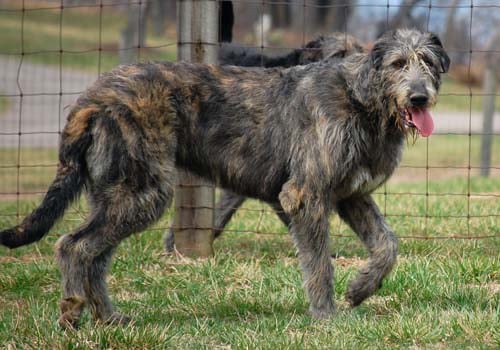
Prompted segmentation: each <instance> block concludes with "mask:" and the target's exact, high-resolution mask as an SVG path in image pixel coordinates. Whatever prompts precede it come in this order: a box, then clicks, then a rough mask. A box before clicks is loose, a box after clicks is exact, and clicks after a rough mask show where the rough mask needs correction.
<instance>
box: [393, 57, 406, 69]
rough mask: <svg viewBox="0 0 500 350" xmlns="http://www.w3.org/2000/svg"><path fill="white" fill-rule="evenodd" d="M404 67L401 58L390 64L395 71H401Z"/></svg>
mask: <svg viewBox="0 0 500 350" xmlns="http://www.w3.org/2000/svg"><path fill="white" fill-rule="evenodd" d="M405 65H406V60H405V59H403V58H401V59H399V60H396V61H394V62H392V63H391V67H393V68H396V69H401V68H403V67H404V66H405Z"/></svg>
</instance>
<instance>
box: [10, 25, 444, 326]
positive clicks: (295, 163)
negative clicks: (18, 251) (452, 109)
mask: <svg viewBox="0 0 500 350" xmlns="http://www.w3.org/2000/svg"><path fill="white" fill-rule="evenodd" d="M448 65H449V59H448V56H447V55H446V53H445V51H444V50H443V47H442V45H441V42H440V41H439V39H438V38H437V37H436V36H435V35H433V34H430V33H420V32H417V31H414V30H398V31H396V32H394V33H390V34H387V35H385V36H384V37H382V38H381V39H379V40H377V41H376V43H375V45H374V47H373V49H372V50H371V51H370V52H369V53H368V54H355V55H352V56H350V57H348V58H346V59H345V60H344V61H342V62H341V63H340V64H333V63H329V62H319V63H312V64H309V65H306V66H297V67H293V68H289V69H286V70H280V69H251V68H240V67H223V66H222V67H221V66H212V65H201V64H189V63H178V64H173V63H142V64H131V65H123V66H119V67H118V68H116V69H115V70H113V71H111V72H110V73H108V74H104V75H102V76H101V77H100V78H99V80H98V81H97V82H96V83H95V84H94V85H93V86H92V87H90V88H89V89H88V90H87V91H85V92H84V93H83V94H82V96H81V97H80V98H79V99H78V100H77V102H76V105H75V106H74V107H73V108H72V110H71V111H70V114H69V116H68V122H67V124H66V126H65V128H64V130H63V133H62V140H61V145H60V150H59V167H58V170H57V175H56V178H55V180H54V182H53V183H52V185H51V186H50V187H49V189H48V192H47V194H46V196H45V198H44V199H43V201H42V203H41V205H40V206H39V207H38V208H37V209H35V210H34V211H33V213H31V214H30V215H29V216H28V217H27V218H25V219H24V220H23V222H22V223H21V224H19V225H17V226H15V227H13V228H10V229H7V230H4V231H2V232H0V243H1V244H3V245H5V246H7V247H10V248H15V247H18V246H21V245H25V244H28V243H31V242H34V241H36V240H39V239H40V238H41V237H42V236H44V235H45V234H46V233H47V232H48V231H49V229H50V228H51V227H52V225H53V224H54V222H55V221H56V220H57V219H58V218H60V217H61V216H62V215H63V213H64V211H65V209H66V208H67V206H68V205H69V204H70V203H71V202H72V201H73V200H74V199H75V198H76V197H77V195H78V194H79V193H80V192H81V191H82V190H83V188H86V190H87V191H86V192H87V194H88V198H89V203H90V210H91V213H90V215H89V217H88V219H87V221H86V222H85V223H84V224H83V225H82V226H80V227H79V228H77V229H76V230H75V231H74V232H72V233H70V234H67V235H65V236H63V237H61V238H60V239H59V241H58V243H57V259H58V262H59V265H60V269H61V274H62V289H63V296H62V301H61V317H60V319H59V322H60V324H61V325H62V326H70V327H71V326H76V325H77V323H78V320H79V318H80V315H81V312H82V310H83V309H84V306H89V308H90V310H91V312H92V315H93V317H94V318H95V319H97V320H102V321H104V322H110V323H123V322H127V321H128V320H129V319H128V317H126V316H124V315H122V314H119V313H118V312H116V311H115V310H114V308H113V306H112V304H111V302H110V300H109V297H108V292H107V287H106V282H105V275H106V271H107V269H108V267H109V264H110V262H111V257H112V254H113V252H114V250H115V248H116V246H117V245H118V244H119V243H120V242H121V241H122V240H123V239H125V238H127V237H128V236H130V235H131V234H133V233H136V232H139V231H141V230H144V229H145V228H146V227H148V226H149V225H150V224H151V223H152V222H154V221H155V220H157V219H158V218H159V217H161V215H162V214H163V212H164V210H165V208H167V207H168V206H169V205H170V204H171V201H172V196H173V187H174V182H175V173H176V171H175V168H176V167H180V168H185V169H187V170H189V171H191V172H193V173H195V174H198V175H199V176H202V177H205V178H207V179H209V180H210V181H212V182H214V183H216V184H217V185H218V186H220V187H222V188H228V189H230V190H232V191H233V192H235V193H238V194H240V195H244V196H247V197H254V198H258V199H260V200H263V201H265V202H268V203H271V204H272V205H274V206H275V207H281V208H282V209H283V210H284V211H285V213H286V214H287V215H288V216H289V218H290V220H291V225H290V230H291V234H292V237H293V239H294V241H295V244H296V247H297V249H298V255H299V260H300V265H301V267H302V270H303V276H304V281H305V283H304V285H305V289H306V291H307V294H308V297H309V301H310V311H311V313H312V315H314V316H315V317H327V316H330V315H331V314H332V313H334V311H335V304H334V301H333V286H332V284H333V267H332V264H331V260H330V252H329V244H328V242H329V235H328V217H329V214H330V213H331V212H332V211H337V212H338V213H339V215H340V217H341V218H342V219H344V220H345V221H346V222H347V223H348V224H349V225H350V226H351V227H352V228H353V230H354V231H355V232H356V233H357V234H358V236H359V237H360V239H361V240H362V241H363V243H364V244H365V245H366V247H367V248H368V250H369V252H370V257H369V260H368V262H367V264H366V265H365V266H363V267H362V268H361V271H360V274H359V276H357V278H356V279H354V281H352V282H351V284H350V285H349V287H348V290H347V295H346V297H347V300H348V301H349V303H350V304H351V305H353V306H355V305H358V304H359V303H361V302H362V301H363V300H364V299H365V298H367V297H368V296H370V295H371V294H372V293H373V292H374V291H375V290H377V288H379V286H380V285H381V282H382V279H383V278H384V276H386V275H387V274H388V273H389V271H390V270H391V269H392V267H393V265H394V263H395V261H396V255H397V248H398V243H397V238H396V236H395V235H394V233H393V232H392V231H391V229H390V228H389V226H388V225H387V224H386V222H385V220H384V218H383V216H382V215H381V213H380V211H379V209H378V208H377V206H376V204H375V202H374V201H373V200H372V198H371V196H370V193H371V192H372V191H373V190H374V189H376V188H377V187H379V186H380V185H381V184H382V183H384V181H386V180H387V178H388V177H389V176H390V175H391V174H392V172H393V171H394V169H395V168H396V166H397V165H398V162H399V160H400V157H401V152H402V148H403V144H404V140H405V136H407V135H408V134H409V133H412V132H418V133H420V134H421V135H423V136H429V135H430V134H431V133H432V130H433V123H432V117H431V115H430V113H429V111H428V108H429V107H431V106H432V105H433V104H434V103H435V102H436V97H437V91H438V88H439V85H440V72H444V71H446V70H447V69H448ZM415 130H416V131H415Z"/></svg>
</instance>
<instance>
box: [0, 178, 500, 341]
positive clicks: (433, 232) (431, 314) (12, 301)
mask: <svg viewBox="0 0 500 350" xmlns="http://www.w3.org/2000/svg"><path fill="white" fill-rule="evenodd" d="M467 182H468V181H467V180H466V179H463V178H457V179H454V180H448V181H438V182H431V183H429V185H428V187H429V191H431V192H432V191H441V192H460V191H461V190H462V189H463V188H464V186H465V185H466V184H467ZM472 183H473V186H471V188H472V189H473V191H474V192H477V193H483V194H484V193H490V194H491V193H497V194H498V193H499V192H500V181H499V178H494V179H489V180H488V179H486V180H485V179H480V178H473V179H472ZM425 187H426V184H425V183H422V182H416V183H409V184H408V183H406V184H398V185H395V188H394V190H395V191H396V190H397V191H401V192H408V191H411V190H413V189H414V188H418V189H419V190H425ZM375 197H376V199H377V201H378V202H379V204H380V205H381V207H382V208H384V201H385V199H384V197H383V196H382V195H376V196H375ZM438 202H439V203H438ZM435 204H436V207H435V209H432V210H431V211H430V214H431V215H436V214H438V213H439V211H443V212H449V213H454V214H457V213H458V214H462V211H461V210H463V209H464V205H465V204H464V203H455V202H453V200H451V201H450V199H449V198H446V200H443V199H442V198H439V199H438V201H437V202H436V203H435ZM17 205H18V203H16V202H15V201H4V202H1V203H0V213H1V214H8V213H11V214H12V213H15V212H16V210H17ZM34 205H35V203H34V202H33V201H25V200H22V201H20V203H19V210H20V211H22V212H24V211H27V210H29V209H31V208H33V206H34ZM465 207H466V205H465ZM261 208H262V207H261V204H259V203H257V202H254V201H248V202H247V203H246V204H245V207H244V209H245V210H240V211H239V212H238V214H237V215H236V217H235V218H234V219H233V221H232V222H231V223H230V225H229V227H228V232H227V233H226V234H225V235H224V236H223V238H221V239H219V240H217V241H216V244H215V251H216V256H215V257H214V258H212V259H208V260H201V261H193V260H184V259H179V258H176V257H172V256H166V255H164V253H163V250H162V245H163V244H162V236H163V230H164V228H166V227H167V226H168V222H169V216H170V213H167V214H166V215H165V217H164V218H163V219H162V220H161V222H160V223H158V224H157V225H155V227H154V228H153V229H150V230H148V231H146V232H144V233H143V234H141V235H139V236H134V237H132V238H130V239H128V240H127V241H125V242H124V243H123V244H122V245H121V246H120V248H119V249H118V252H117V254H116V258H115V261H114V264H113V268H112V272H111V276H110V278H109V284H110V292H111V294H112V297H113V299H114V301H115V302H116V304H117V306H118V307H119V308H120V310H122V311H124V312H126V313H128V314H130V315H131V316H132V317H133V318H134V320H135V324H134V325H133V326H129V327H125V328H117V327H104V326H100V327H96V326H95V325H94V324H93V323H92V322H91V321H90V319H89V316H88V315H87V314H86V315H85V317H84V319H83V323H82V327H81V328H80V329H79V330H78V331H77V332H71V331H66V332H65V331H62V330H60V329H59V328H58V327H57V325H56V322H55V321H56V319H57V316H58V315H57V314H58V307H57V305H58V299H59V298H60V291H59V273H58V270H57V266H56V265H55V263H54V259H53V244H54V242H55V241H56V239H57V238H58V237H59V236H60V235H61V233H62V232H68V230H70V228H72V227H75V225H76V224H78V223H79V222H81V220H82V217H83V215H82V214H80V211H81V209H82V207H81V206H79V207H76V208H73V209H72V210H71V213H69V214H68V215H66V217H65V219H64V220H63V221H62V222H60V223H59V224H58V225H57V226H56V228H55V229H53V231H52V233H51V234H49V235H48V236H47V237H46V238H45V239H44V240H42V241H41V242H40V243H38V244H36V245H32V246H28V247H23V248H20V249H18V250H14V251H8V250H6V249H4V248H0V266H1V269H0V281H1V283H0V309H1V310H2V318H1V322H0V344H3V345H4V346H8V345H11V346H13V347H12V348H16V349H17V348H19V349H20V348H37V349H45V348H51V349H87V348H92V349H94V348H95V349H101V348H113V349H138V348H141V349H142V348H148V349H160V348H161V349H163V348H164V349H169V348H177V349H222V348H224V349H226V348H231V349H304V348H307V349H316V348H318V349H332V348H334V349H340V348H345V349H364V348H382V349H388V348H391V349H392V348H401V349H407V348H413V349H427V348H439V349H441V348H449V349H461V348H482V349H494V348H498V345H499V342H500V333H499V331H498V330H499V329H500V316H499V315H500V312H499V311H500V310H499V305H500V294H499V293H500V292H499V288H500V274H499V271H500V257H499V255H498V251H499V249H500V238H495V239H483V240H414V239H405V238H402V239H401V249H400V259H399V263H398V265H397V267H396V269H395V270H394V271H393V273H392V274H391V275H390V277H389V278H388V279H387V280H386V281H385V283H384V286H383V287H382V289H381V290H380V291H379V292H377V294H376V296H374V297H372V298H370V299H369V300H368V301H367V302H366V303H365V304H363V305H362V306H360V307H358V308H356V309H350V308H348V307H347V305H346V303H345V302H344V301H343V294H344V292H345V290H346V287H347V283H348V281H349V280H351V279H352V278H353V277H354V275H355V273H356V270H357V268H358V267H359V265H360V263H362V261H363V259H365V258H366V252H365V250H364V249H363V247H362V245H361V243H360V242H359V241H358V240H357V239H356V238H354V237H353V234H352V233H351V232H350V230H349V229H348V228H347V227H345V225H342V226H340V224H339V221H338V219H336V218H332V231H333V233H335V234H338V233H340V234H342V235H344V236H343V237H337V236H333V237H332V245H331V252H332V254H335V255H337V256H340V257H339V258H338V259H337V260H336V261H335V260H334V263H336V284H335V298H336V300H337V301H338V313H337V315H336V316H335V317H334V318H332V319H331V320H326V321H317V320H313V319H311V318H310V317H309V316H308V315H307V307H308V304H307V300H306V298H305V295H304V291H303V289H302V287H301V285H302V280H301V275H300V270H299V268H298V262H297V258H296V256H295V248H294V247H293V244H292V243H291V241H290V239H289V237H288V235H287V234H286V229H285V228H284V227H283V226H282V225H281V224H280V223H279V222H278V220H277V219H276V218H275V217H274V215H273V214H269V213H264V214H262V213H261V212H259V211H258V210H259V209H261ZM433 208H434V207H433ZM75 209H76V210H75ZM403 209H404V210H407V211H409V212H411V213H412V214H418V215H421V216H425V207H424V206H422V203H421V202H420V201H419V200H418V199H416V198H415V197H412V196H403V197H401V198H400V197H397V196H391V195H389V196H388V197H387V202H386V203H385V210H386V211H387V212H388V213H389V214H390V213H394V212H395V211H397V210H403ZM254 210H257V211H254ZM471 210H473V211H474V212H475V213H477V214H483V215H486V214H489V215H494V214H498V199H497V198H494V197H488V198H481V200H480V201H479V202H477V203H476V202H474V201H473V199H471ZM388 221H389V222H390V224H391V226H392V227H393V228H395V229H396V231H397V232H398V233H400V234H401V235H403V236H404V235H405V234H417V235H428V236H429V237H431V236H439V237H442V236H445V235H449V234H453V233H456V232H459V231H461V230H463V228H464V227H463V225H462V222H466V219H465V218H461V219H460V220H454V221H450V222H445V223H443V222H442V223H439V224H437V225H436V226H434V227H433V228H432V229H428V230H427V232H426V231H425V230H424V227H423V225H424V219H422V220H420V219H415V218H412V217H404V216H390V215H389V217H388ZM13 223H15V217H10V216H7V217H5V216H3V217H0V227H2V228H3V227H7V226H9V225H11V224H13ZM474 225H475V224H472V225H471V226H472V227H474V229H477V230H478V232H475V231H474V230H473V231H472V232H471V233H477V234H479V233H480V234H481V235H486V234H494V233H496V234H498V233H499V231H500V226H499V223H498V218H494V217H490V218H482V219H481V220H480V221H479V222H478V223H477V226H474ZM235 230H242V231H251V232H252V231H253V232H277V233H276V234H273V235H270V234H255V233H240V232H234V231H235Z"/></svg>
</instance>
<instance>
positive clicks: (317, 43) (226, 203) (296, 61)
mask: <svg viewBox="0 0 500 350" xmlns="http://www.w3.org/2000/svg"><path fill="white" fill-rule="evenodd" d="M363 52H364V49H363V46H362V45H361V43H359V42H358V41H357V40H356V39H355V38H354V37H353V36H351V35H349V34H347V33H341V32H334V33H331V34H328V35H321V36H319V37H317V38H315V39H314V40H312V41H310V42H308V43H307V44H306V45H305V46H304V47H303V48H300V49H295V50H293V51H292V52H290V53H288V54H285V55H282V56H275V57H271V56H267V55H264V54H262V53H259V52H257V51H256V50H250V49H247V48H241V47H238V46H235V45H233V44H225V45H223V46H222V47H221V50H220V52H219V61H220V63H221V64H223V65H235V66H245V67H266V68H271V67H293V66H298V65H304V64H308V63H312V62H318V61H321V60H331V61H332V63H334V62H335V63H338V62H340V60H342V59H344V58H345V57H347V56H350V55H352V54H354V53H363ZM245 200H246V197H245V196H241V195H238V194H236V193H234V192H231V191H228V190H225V191H221V195H220V200H219V201H218V202H217V204H216V207H215V215H214V230H213V231H214V237H215V238H217V237H219V236H220V235H221V233H222V231H224V228H225V227H226V225H227V224H228V222H229V221H230V220H231V218H232V217H233V215H234V214H235V213H236V211H237V210H238V208H239V207H241V205H242V204H243V202H244V201H245ZM273 209H274V211H275V213H276V215H277V216H278V218H279V219H280V220H281V221H282V222H283V224H284V225H285V226H286V227H288V226H289V225H290V219H289V218H288V216H287V215H286V214H285V213H284V212H283V211H282V210H281V207H276V206H273ZM165 248H166V251H167V252H173V250H174V233H173V230H172V229H170V230H169V231H168V233H167V235H166V236H165Z"/></svg>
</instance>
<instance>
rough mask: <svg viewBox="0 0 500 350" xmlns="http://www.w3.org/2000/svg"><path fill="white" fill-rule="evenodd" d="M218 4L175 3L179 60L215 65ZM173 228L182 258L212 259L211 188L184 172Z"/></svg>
mask: <svg viewBox="0 0 500 350" xmlns="http://www.w3.org/2000/svg"><path fill="white" fill-rule="evenodd" d="M218 25H219V21H218V2H217V1H216V0H178V1H177V33H178V34H177V35H178V59H179V60H184V61H191V62H201V63H217V49H218V45H217V39H218ZM177 176H178V182H177V183H178V185H177V187H176V190H175V204H174V207H175V218H174V224H173V231H174V242H175V247H176V249H177V251H178V252H179V253H181V254H182V255H186V256H190V257H208V256H212V255H213V248H212V243H213V240H214V236H213V231H212V227H213V208H214V204H215V203H214V202H215V195H214V186H213V184H211V183H209V182H207V181H204V180H202V179H200V178H199V177H197V176H195V175H193V174H191V173H188V172H186V171H183V170H179V171H178V175H177Z"/></svg>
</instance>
